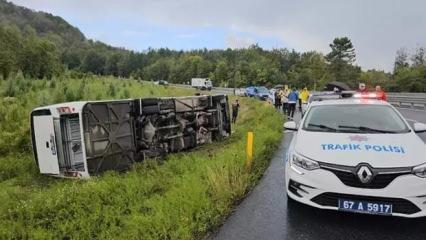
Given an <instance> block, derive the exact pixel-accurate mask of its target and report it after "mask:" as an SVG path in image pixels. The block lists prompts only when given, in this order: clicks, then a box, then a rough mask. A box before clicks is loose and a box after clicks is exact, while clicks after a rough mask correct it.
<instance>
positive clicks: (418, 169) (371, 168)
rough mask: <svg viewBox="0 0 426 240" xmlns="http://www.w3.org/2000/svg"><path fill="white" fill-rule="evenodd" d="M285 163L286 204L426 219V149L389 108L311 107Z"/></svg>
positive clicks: (358, 102)
mask: <svg viewBox="0 0 426 240" xmlns="http://www.w3.org/2000/svg"><path fill="white" fill-rule="evenodd" d="M284 127H285V128H286V129H288V130H294V131H296V132H295V133H294V136H293V139H292V141H291V143H290V146H289V151H288V153H287V156H286V159H285V165H286V168H285V179H286V190H287V196H288V197H289V201H291V200H296V201H298V202H301V203H304V204H307V205H310V206H313V207H317V208H322V209H332V210H341V211H351V212H359V213H369V214H381V215H393V216H402V217H422V216H426V146H425V143H424V142H423V141H422V140H421V139H420V137H419V136H417V135H416V132H424V131H426V125H425V124H422V123H415V124H414V126H413V127H410V125H408V124H407V122H406V121H405V120H404V118H403V117H402V115H401V114H400V113H399V112H398V111H397V110H396V109H395V108H394V107H393V106H391V105H390V104H388V103H387V102H384V101H379V100H371V99H356V98H348V99H339V100H327V101H317V102H312V103H311V104H310V106H309V108H308V110H307V112H306V114H305V116H304V118H303V119H302V120H301V121H300V123H299V125H297V124H296V123H295V122H286V123H285V124H284Z"/></svg>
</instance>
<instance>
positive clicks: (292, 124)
mask: <svg viewBox="0 0 426 240" xmlns="http://www.w3.org/2000/svg"><path fill="white" fill-rule="evenodd" d="M284 128H285V129H287V130H291V131H297V125H296V122H293V121H291V122H285V123H284Z"/></svg>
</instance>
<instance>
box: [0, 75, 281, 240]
mask: <svg viewBox="0 0 426 240" xmlns="http://www.w3.org/2000/svg"><path fill="white" fill-rule="evenodd" d="M57 81H58V80H57ZM82 81H83V80H75V79H69V80H63V81H62V84H58V83H56V86H55V87H54V88H53V91H52V90H50V91H49V90H48V89H45V88H46V84H47V83H43V81H40V82H37V83H32V84H34V85H40V86H37V87H36V88H34V89H32V87H30V88H29V90H26V91H23V92H22V93H19V94H20V95H17V96H21V97H19V98H18V97H17V98H16V99H6V100H5V99H3V100H1V101H2V102H1V103H2V104H4V105H0V106H3V107H5V108H7V109H1V111H3V112H5V113H7V114H6V115H5V116H3V117H4V118H2V119H1V120H0V123H2V124H3V123H4V121H5V120H4V119H7V120H6V121H10V120H12V119H14V120H16V121H19V123H21V124H25V125H23V127H22V129H21V128H20V127H17V126H18V125H19V124H17V123H12V122H6V123H7V125H8V126H3V125H2V126H1V128H2V129H6V130H8V131H9V134H11V135H15V137H16V138H17V139H16V140H15V141H9V140H7V141H6V140H5V141H3V136H4V135H1V139H2V142H1V144H2V145H0V147H1V149H2V152H1V153H0V154H1V155H0V202H1V203H2V204H1V205H0V239H13V238H15V239H21V238H30V239H199V238H202V237H203V236H205V234H206V233H208V232H209V231H211V230H213V229H215V228H217V227H218V226H219V225H220V224H221V223H222V222H223V220H224V218H225V217H226V216H228V215H229V213H230V211H231V209H232V207H233V206H234V204H235V202H236V201H238V200H239V199H241V198H242V197H243V196H244V195H245V193H247V191H248V190H249V189H250V188H251V187H253V186H254V184H255V183H256V182H257V180H258V179H259V178H260V176H261V175H262V173H263V171H264V170H265V168H266V166H267V165H268V161H269V159H270V157H271V155H272V153H273V152H274V150H275V149H276V146H277V144H278V143H279V140H280V139H281V135H282V121H283V119H282V117H281V115H280V114H278V113H277V112H276V111H275V110H274V109H273V108H272V107H270V106H267V105H265V103H261V102H258V101H252V100H250V99H242V101H241V103H242V108H241V112H240V116H239V119H238V121H237V124H236V125H234V126H233V127H234V128H233V134H232V136H231V137H230V138H228V139H227V140H225V141H223V142H216V143H213V144H210V145H205V146H203V147H200V148H198V149H194V150H193V151H190V152H182V153H178V154H172V155H169V156H168V158H167V159H166V160H165V161H162V162H157V161H153V160H148V161H145V162H143V163H139V164H135V165H134V166H133V167H132V170H131V171H129V172H127V173H123V174H119V173H116V172H107V173H105V174H103V175H102V176H99V177H94V178H91V179H90V180H87V181H85V180H77V181H76V180H64V179H53V178H49V177H45V176H41V175H39V174H38V172H37V169H36V167H35V164H34V163H33V159H32V156H31V154H30V153H29V151H28V148H29V145H28V144H29V142H28V136H29V132H28V123H27V122H28V113H29V111H30V109H32V108H33V107H35V106H36V105H39V104H41V103H40V102H34V101H35V99H37V98H39V97H40V93H41V92H44V93H46V96H47V97H46V99H47V100H46V101H47V102H46V104H50V103H53V102H55V101H56V100H57V99H54V98H55V95H56V94H57V93H56V92H57V91H61V88H62V87H63V85H65V86H69V88H68V89H73V90H72V91H74V89H75V93H76V94H77V92H78V91H77V90H78V89H79V88H80V89H81V85H82ZM86 81H87V82H86V83H85V86H84V91H83V92H84V95H83V97H82V99H93V97H97V96H98V95H100V97H99V98H97V99H103V98H116V97H111V95H112V93H113V92H114V91H115V95H116V96H117V94H118V97H119V96H120V94H124V90H125V89H127V90H128V91H129V93H128V95H129V97H147V96H154V95H156V96H166V95H173V96H176V95H185V94H188V90H184V89H172V88H168V89H167V88H164V87H157V86H150V85H140V84H139V83H138V82H136V81H130V80H127V81H118V80H116V79H110V78H108V79H97V78H96V79H90V80H86ZM4 84H5V83H2V85H1V86H2V89H4V87H3V86H4ZM61 85H62V86H61ZM111 85H112V86H114V88H115V90H110V89H109V88H110V86H111ZM124 85H127V86H124ZM108 91H110V92H108ZM73 94H74V93H73ZM108 94H111V95H108ZM52 98H53V99H52ZM25 99H26V100H25ZM62 100H64V101H65V100H67V99H61V101H62ZM7 101H13V103H12V104H5V103H6V102H7ZM43 101H44V100H43ZM23 102H26V104H23ZM14 114H16V116H14ZM23 116H24V118H25V119H24V120H23V121H22V120H21V119H20V118H21V117H23ZM265 116H267V117H265ZM248 131H253V132H254V135H255V140H254V146H255V147H254V153H255V154H254V161H253V166H252V168H251V169H250V170H249V169H247V168H246V167H245V152H244V150H245V144H246V133H247V132H248ZM25 134H27V135H25ZM5 136H7V134H6V135H5ZM19 138H21V139H19ZM10 139H13V137H10Z"/></svg>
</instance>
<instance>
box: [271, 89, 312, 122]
mask: <svg viewBox="0 0 426 240" xmlns="http://www.w3.org/2000/svg"><path fill="white" fill-rule="evenodd" d="M308 99H309V91H308V89H307V88H306V87H305V88H303V90H301V91H298V90H297V89H296V88H292V89H290V88H288V87H287V86H285V87H284V88H283V89H280V90H277V91H275V93H274V105H275V107H276V108H277V109H280V108H282V110H283V113H284V114H286V115H287V116H288V117H289V118H290V119H292V118H293V117H294V113H295V111H296V105H297V104H299V110H300V112H302V113H303V110H304V109H306V107H307V105H308Z"/></svg>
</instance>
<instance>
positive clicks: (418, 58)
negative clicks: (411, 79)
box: [411, 47, 426, 67]
mask: <svg viewBox="0 0 426 240" xmlns="http://www.w3.org/2000/svg"><path fill="white" fill-rule="evenodd" d="M411 61H412V62H413V64H412V66H413V67H418V66H422V65H424V64H425V61H426V56H425V49H424V48H423V47H418V48H417V49H416V52H415V53H414V54H413V56H411Z"/></svg>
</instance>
